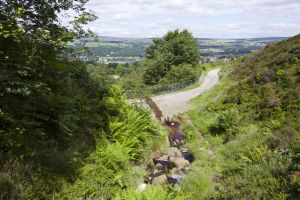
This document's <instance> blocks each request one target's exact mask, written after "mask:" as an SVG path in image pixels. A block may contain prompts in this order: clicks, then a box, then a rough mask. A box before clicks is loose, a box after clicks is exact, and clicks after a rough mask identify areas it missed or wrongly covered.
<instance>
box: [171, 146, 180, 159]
mask: <svg viewBox="0 0 300 200" xmlns="http://www.w3.org/2000/svg"><path fill="white" fill-rule="evenodd" d="M168 155H169V156H170V157H182V155H181V152H180V151H179V150H178V149H177V148H176V147H170V149H169V151H168Z"/></svg>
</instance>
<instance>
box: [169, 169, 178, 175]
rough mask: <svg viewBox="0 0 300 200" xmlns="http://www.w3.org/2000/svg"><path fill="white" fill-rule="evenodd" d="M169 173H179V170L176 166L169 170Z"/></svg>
mask: <svg viewBox="0 0 300 200" xmlns="http://www.w3.org/2000/svg"><path fill="white" fill-rule="evenodd" d="M170 173H171V175H177V174H178V173H179V170H178V169H177V168H173V169H172V170H171V171H170Z"/></svg>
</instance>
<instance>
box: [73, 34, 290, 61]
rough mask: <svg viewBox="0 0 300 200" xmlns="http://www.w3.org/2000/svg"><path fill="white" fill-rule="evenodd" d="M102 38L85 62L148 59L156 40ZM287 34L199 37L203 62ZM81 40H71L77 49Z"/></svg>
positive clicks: (92, 43) (257, 46) (236, 53)
mask: <svg viewBox="0 0 300 200" xmlns="http://www.w3.org/2000/svg"><path fill="white" fill-rule="evenodd" d="M99 38H100V39H99V41H92V40H87V41H85V44H84V46H85V47H89V48H90V50H91V53H92V54H91V55H88V54H80V56H79V58H80V59H82V60H85V61H88V60H93V61H95V62H98V63H105V64H110V63H118V64H126V63H128V64H131V63H134V62H138V61H141V60H143V59H144V56H145V48H146V47H147V46H149V45H151V43H152V38H119V37H102V36H100V37H99ZM283 39H285V38H283V37H269V38H250V39H211V38H197V39H196V40H197V42H198V44H199V47H200V52H199V53H200V54H201V62H202V63H212V62H229V61H231V60H235V59H236V58H238V57H240V56H243V55H245V54H249V53H251V52H254V51H257V50H259V49H261V48H262V47H264V46H266V45H268V44H270V43H272V42H276V41H280V40H283ZM80 44H81V43H80V41H75V42H73V43H70V46H71V47H72V48H74V49H76V48H79V47H80Z"/></svg>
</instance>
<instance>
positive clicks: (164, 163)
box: [153, 155, 169, 168]
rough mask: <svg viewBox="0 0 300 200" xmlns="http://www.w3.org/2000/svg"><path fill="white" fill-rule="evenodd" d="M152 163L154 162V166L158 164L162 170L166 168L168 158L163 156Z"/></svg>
mask: <svg viewBox="0 0 300 200" xmlns="http://www.w3.org/2000/svg"><path fill="white" fill-rule="evenodd" d="M153 162H154V164H155V165H157V164H158V163H160V164H161V165H162V166H163V167H164V168H168V163H169V156H168V155H163V156H161V157H160V158H158V159H153Z"/></svg>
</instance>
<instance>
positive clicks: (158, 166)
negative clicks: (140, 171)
mask: <svg viewBox="0 0 300 200" xmlns="http://www.w3.org/2000/svg"><path fill="white" fill-rule="evenodd" d="M155 169H157V170H164V166H163V165H162V164H160V163H157V164H156V165H155Z"/></svg>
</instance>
